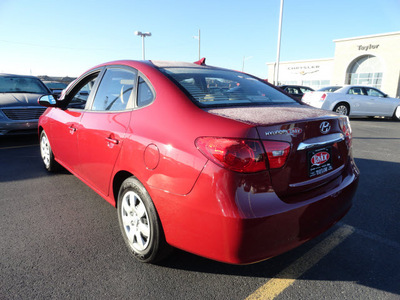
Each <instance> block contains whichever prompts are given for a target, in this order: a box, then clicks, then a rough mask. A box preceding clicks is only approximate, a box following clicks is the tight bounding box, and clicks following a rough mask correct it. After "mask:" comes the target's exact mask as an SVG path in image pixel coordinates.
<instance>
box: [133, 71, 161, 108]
mask: <svg viewBox="0 0 400 300" xmlns="http://www.w3.org/2000/svg"><path fill="white" fill-rule="evenodd" d="M139 77H141V78H142V79H143V80H144V81H145V82H146V84H147V86H148V87H149V88H150V90H151V92H152V93H153V99H152V100H151V102H150V103H148V104H146V105H143V106H140V105H139V103H138V101H139ZM156 97H157V94H156V90H155V89H154V87H153V85H152V84H151V82H150V80H149V79H148V78H147V77H146V76H145V75H144V74H143V73H142V72H138V77H137V81H136V99H135V101H134V109H140V108H144V107H147V106H149V105H152V104H153V103H154V101H155V100H156Z"/></svg>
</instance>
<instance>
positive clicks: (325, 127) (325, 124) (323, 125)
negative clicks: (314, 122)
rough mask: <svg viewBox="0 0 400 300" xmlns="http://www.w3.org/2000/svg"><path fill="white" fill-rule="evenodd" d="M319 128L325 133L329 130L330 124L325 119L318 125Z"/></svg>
mask: <svg viewBox="0 0 400 300" xmlns="http://www.w3.org/2000/svg"><path fill="white" fill-rule="evenodd" d="M319 130H320V131H321V133H323V134H327V133H328V132H329V131H330V130H331V124H329V122H327V121H323V122H322V123H321V125H319Z"/></svg>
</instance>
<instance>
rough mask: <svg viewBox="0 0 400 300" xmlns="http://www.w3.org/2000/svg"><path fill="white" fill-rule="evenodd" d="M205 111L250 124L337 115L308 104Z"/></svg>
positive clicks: (268, 123) (266, 123)
mask: <svg viewBox="0 0 400 300" xmlns="http://www.w3.org/2000/svg"><path fill="white" fill-rule="evenodd" d="M206 111H207V112H209V113H211V114H215V115H219V116H222V117H226V118H229V119H234V120H238V121H241V122H243V123H246V124H250V125H270V124H278V123H287V122H292V121H296V120H301V119H315V118H322V117H327V118H331V117H337V114H334V113H330V112H328V111H324V110H321V109H316V108H311V107H308V106H269V107H265V106H263V107H230V108H214V109H206Z"/></svg>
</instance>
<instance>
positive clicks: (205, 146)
mask: <svg viewBox="0 0 400 300" xmlns="http://www.w3.org/2000/svg"><path fill="white" fill-rule="evenodd" d="M195 144H196V147H197V149H199V151H200V152H201V153H203V155H205V156H206V157H207V158H208V159H210V160H211V161H213V162H214V163H216V164H217V165H219V166H221V167H224V168H226V169H229V170H232V171H236V172H241V173H253V172H259V171H263V170H266V169H267V161H269V166H270V168H279V167H281V166H283V165H284V163H285V161H286V158H287V155H288V154H289V150H288V149H290V145H289V144H288V143H281V142H268V141H263V143H262V144H261V142H260V141H257V140H244V139H228V138H216V137H200V138H197V139H196V141H195ZM278 144H281V145H280V146H279V145H278ZM282 144H285V146H286V147H283V146H282ZM263 145H264V147H265V149H266V151H265V150H264V148H263ZM267 147H268V148H267Z"/></svg>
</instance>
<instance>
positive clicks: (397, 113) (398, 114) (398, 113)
mask: <svg viewBox="0 0 400 300" xmlns="http://www.w3.org/2000/svg"><path fill="white" fill-rule="evenodd" d="M392 118H393V120H396V121H400V105H399V106H397V107H396V109H395V110H394V112H393V117H392Z"/></svg>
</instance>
